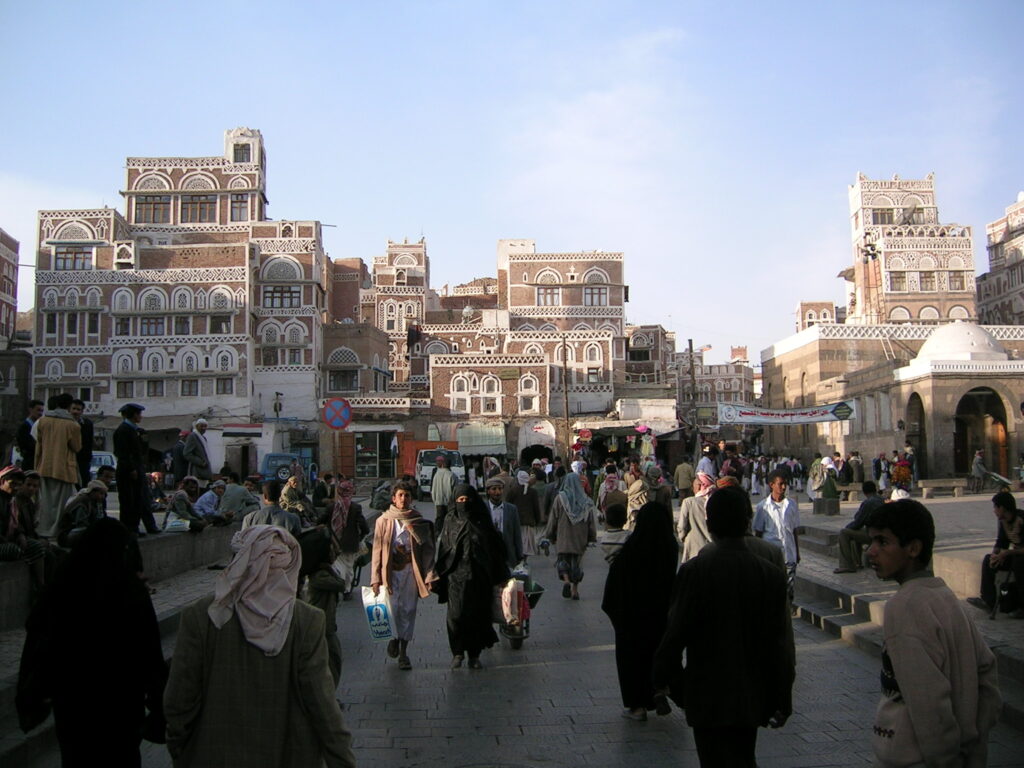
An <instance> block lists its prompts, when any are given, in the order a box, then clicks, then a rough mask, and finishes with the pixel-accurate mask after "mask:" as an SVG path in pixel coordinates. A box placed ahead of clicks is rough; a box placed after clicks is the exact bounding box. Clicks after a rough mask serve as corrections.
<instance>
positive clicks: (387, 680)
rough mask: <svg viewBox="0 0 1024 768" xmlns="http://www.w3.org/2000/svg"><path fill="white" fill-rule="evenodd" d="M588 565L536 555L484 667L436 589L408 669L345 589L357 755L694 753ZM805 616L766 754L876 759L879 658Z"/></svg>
mask: <svg viewBox="0 0 1024 768" xmlns="http://www.w3.org/2000/svg"><path fill="white" fill-rule="evenodd" d="M423 506H428V505H423ZM986 522H987V521H986ZM583 567H584V570H585V571H586V577H585V579H584V581H583V583H582V585H581V594H582V600H580V601H578V602H576V601H569V600H564V599H562V597H561V595H560V590H558V589H556V588H555V587H556V586H557V585H556V578H555V575H554V566H553V558H547V559H545V558H543V557H539V558H536V562H535V572H534V574H535V577H536V578H537V579H538V580H539V581H540V582H541V583H543V584H544V585H546V586H547V587H549V589H548V591H547V593H546V594H545V595H544V597H543V598H542V599H541V601H540V603H539V604H538V607H537V610H536V611H535V613H534V617H533V620H532V625H533V626H532V636H531V637H530V638H528V639H527V640H526V641H525V643H524V646H523V648H522V650H519V651H513V650H511V649H510V648H509V646H508V643H507V641H504V640H502V642H501V645H500V646H496V647H495V648H492V649H491V650H489V651H486V652H485V653H484V654H483V657H482V658H483V663H484V669H482V670H479V671H477V670H469V669H467V668H465V667H463V668H462V669H459V670H454V671H453V670H450V669H449V668H448V663H449V661H450V655H449V651H448V648H447V638H446V635H445V629H444V608H443V606H439V605H437V603H436V602H435V601H434V600H433V599H428V600H426V601H423V602H422V603H421V606H420V613H419V619H418V624H417V629H416V641H415V642H414V643H413V644H412V645H411V646H410V656H411V658H412V662H413V664H414V669H413V670H412V671H411V672H402V671H400V670H399V669H398V668H397V666H396V665H395V662H394V661H393V660H391V659H388V658H387V657H386V654H385V652H384V647H383V646H382V645H380V644H376V643H373V642H371V641H370V639H369V633H368V631H367V627H366V621H365V618H364V615H363V612H362V610H361V607H360V604H359V603H358V602H357V601H353V602H349V603H342V604H341V605H340V607H339V616H338V618H339V634H340V636H341V642H342V647H343V649H344V654H345V661H344V667H343V670H342V683H341V686H340V687H339V692H338V695H339V698H340V699H341V701H343V702H344V704H345V719H346V723H347V724H348V726H349V727H350V728H351V729H352V731H353V733H354V736H355V751H356V759H357V761H358V762H359V764H360V765H370V764H374V765H380V766H396V767H397V766H409V767H410V768H413V767H415V766H435V765H442V764H443V765H446V766H452V767H453V768H456V767H458V766H465V767H466V768H469V767H470V766H472V767H473V768H483V767H484V766H502V767H503V768H519V767H521V766H605V767H607V768H611V767H612V766H622V765H645V766H649V767H650V768H657V767H660V766H674V767H682V768H686V767H687V766H697V765H698V762H697V756H696V751H695V749H694V745H693V738H692V734H691V732H690V730H689V728H688V727H687V726H686V723H685V720H684V719H683V717H682V715H681V714H680V713H679V712H678V711H674V712H673V713H672V714H671V715H670V716H668V717H665V718H658V717H656V716H654V715H653V714H652V716H651V719H650V720H649V721H647V722H646V723H636V722H633V721H629V720H625V719H623V718H622V717H621V716H620V712H621V701H620V699H619V691H618V684H617V681H616V673H615V661H614V646H613V633H612V630H611V626H610V625H609V623H608V621H607V619H606V617H605V616H604V614H603V613H602V612H601V610H600V601H601V592H602V589H603V586H604V580H605V576H606V574H607V566H606V565H605V563H604V560H603V558H602V557H601V555H600V550H598V549H591V550H590V551H589V552H588V553H587V555H586V556H585V557H584V562H583ZM204 574H205V575H204ZM215 576H216V574H215V572H209V571H206V572H192V574H191V575H190V576H189V580H190V581H189V583H188V584H187V585H186V583H185V582H184V581H183V582H182V587H181V589H182V590H186V589H187V590H195V591H196V593H197V594H201V593H202V592H203V591H205V589H206V588H207V585H208V584H212V580H213V578H215ZM872 577H873V576H872ZM364 583H365V578H364ZM161 591H166V592H167V593H168V597H167V599H170V593H172V592H173V593H178V589H177V588H176V587H175V588H174V589H172V588H171V586H170V585H166V587H165V589H162V590H161ZM161 591H158V593H157V595H156V596H155V598H156V599H157V600H159V599H160V597H161ZM794 628H795V634H796V642H797V682H796V687H795V696H794V709H795V712H794V715H793V716H792V717H791V718H790V720H789V722H788V723H787V724H786V725H785V727H784V728H782V729H780V730H777V731H770V730H767V729H764V730H761V731H760V733H759V737H758V750H757V752H758V762H759V765H760V766H761V767H762V768H798V767H800V766H866V765H869V764H870V743H869V732H870V727H871V723H872V721H873V720H872V715H873V712H874V708H875V704H876V702H877V700H878V695H879V694H878V673H879V664H878V661H877V660H876V659H874V658H872V657H871V656H869V655H868V654H866V653H864V652H863V651H860V650H858V649H857V648H855V647H852V646H851V645H849V644H847V643H845V642H843V641H842V640H838V639H835V638H833V637H831V636H830V635H828V634H827V633H825V632H822V631H821V630H819V629H816V628H814V627H812V626H810V625H808V624H805V623H803V622H799V621H798V622H796V623H795V624H794ZM1022 756H1024V734H1022V733H1020V732H1019V731H1016V730H1014V729H1012V728H1010V727H1008V726H1006V725H1003V724H1001V725H999V726H998V727H997V728H996V729H995V731H994V732H993V734H992V738H991V747H990V761H989V765H991V766H1020V765H1021V764H1022V763H1024V757H1022ZM25 765H26V768H36V767H38V768H43V767H44V766H46V767H47V768H50V767H51V766H57V765H59V758H58V756H57V753H56V750H51V751H50V752H49V753H48V754H46V755H45V756H43V757H41V758H39V759H37V760H35V761H32V762H29V763H26V764H25ZM144 765H146V766H152V767H154V768H155V767H157V766H159V767H161V768H163V767H165V766H170V765H171V763H170V759H169V757H168V755H167V752H166V750H165V749H164V748H163V747H161V746H158V745H150V744H145V745H144Z"/></svg>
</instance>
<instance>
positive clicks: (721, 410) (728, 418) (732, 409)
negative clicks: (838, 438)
mask: <svg viewBox="0 0 1024 768" xmlns="http://www.w3.org/2000/svg"><path fill="white" fill-rule="evenodd" d="M855 418H857V407H856V405H855V404H854V401H853V400H844V401H842V402H838V403H829V404H828V405H805V406H800V407H796V408H761V407H759V406H756V405H735V404H734V403H719V404H718V423H719V424H783V425H785V424H814V423H816V422H819V421H847V420H849V419H855Z"/></svg>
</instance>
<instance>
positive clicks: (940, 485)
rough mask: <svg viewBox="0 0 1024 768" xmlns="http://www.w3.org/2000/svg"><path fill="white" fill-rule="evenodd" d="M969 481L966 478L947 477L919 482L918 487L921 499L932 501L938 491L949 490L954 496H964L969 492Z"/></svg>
mask: <svg viewBox="0 0 1024 768" xmlns="http://www.w3.org/2000/svg"><path fill="white" fill-rule="evenodd" d="M967 484H968V480H967V478H966V477H946V478H936V479H934V480H918V481H917V487H918V488H920V489H921V497H922V498H925V499H930V498H931V497H932V494H933V493H934V492H935V491H936V490H938V489H946V488H949V489H951V490H952V491H953V495H954V496H957V497H959V496H963V495H964V493H965V492H966V490H967Z"/></svg>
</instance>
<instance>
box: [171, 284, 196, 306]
mask: <svg viewBox="0 0 1024 768" xmlns="http://www.w3.org/2000/svg"><path fill="white" fill-rule="evenodd" d="M191 304H192V301H191V295H190V293H189V290H188V288H179V289H178V290H177V291H175V293H174V308H175V309H188V308H189V306H191Z"/></svg>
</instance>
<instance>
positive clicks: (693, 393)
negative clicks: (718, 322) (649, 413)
mask: <svg viewBox="0 0 1024 768" xmlns="http://www.w3.org/2000/svg"><path fill="white" fill-rule="evenodd" d="M686 341H687V344H688V346H689V347H690V420H691V422H692V423H693V458H694V460H695V461H696V459H697V448H698V447H699V445H700V430H699V429H698V428H697V373H696V371H694V363H693V339H687V340H686Z"/></svg>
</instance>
